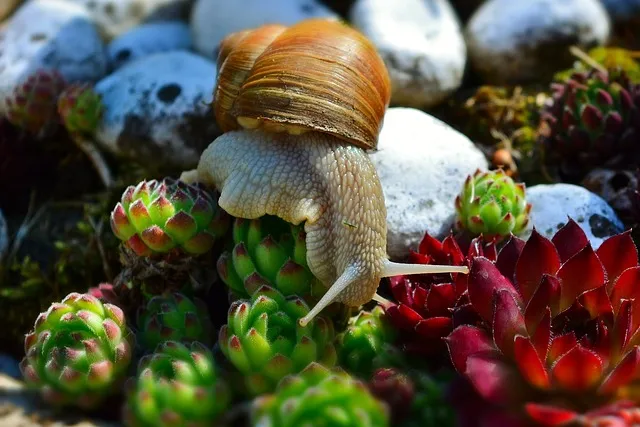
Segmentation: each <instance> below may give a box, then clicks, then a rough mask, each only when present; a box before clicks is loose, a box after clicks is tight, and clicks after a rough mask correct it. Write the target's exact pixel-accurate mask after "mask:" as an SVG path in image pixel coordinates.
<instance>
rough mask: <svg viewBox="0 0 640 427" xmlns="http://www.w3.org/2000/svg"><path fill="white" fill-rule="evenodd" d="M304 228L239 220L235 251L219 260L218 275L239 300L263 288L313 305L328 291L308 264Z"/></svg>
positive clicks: (269, 221) (268, 220) (278, 221)
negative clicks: (294, 296)
mask: <svg viewBox="0 0 640 427" xmlns="http://www.w3.org/2000/svg"><path fill="white" fill-rule="evenodd" d="M305 238H306V234H305V232H304V226H303V225H302V224H301V225H292V224H289V223H288V222H286V221H284V220H282V219H280V218H277V217H274V216H270V215H267V216H263V217H261V218H257V219H252V220H249V219H242V218H235V220H234V223H233V248H232V249H231V250H230V251H226V252H223V253H222V255H221V256H220V258H219V259H218V273H219V274H220V278H221V279H222V280H223V281H224V283H225V284H226V285H227V286H228V287H229V289H230V290H231V292H232V293H233V294H234V295H235V296H236V297H237V298H248V297H249V296H250V295H251V294H253V293H254V292H255V291H256V289H258V288H259V287H261V286H263V285H268V286H271V287H273V288H275V289H277V290H278V291H279V292H280V293H282V294H283V295H285V296H290V295H298V296H300V297H302V298H303V299H304V300H305V301H306V302H307V303H309V304H312V303H314V302H316V301H318V300H319V299H320V297H321V296H322V295H323V294H324V293H325V292H326V288H325V287H324V285H323V284H322V283H321V282H320V281H319V280H318V279H316V278H315V276H314V275H313V274H312V273H311V271H310V270H309V266H308V265H307V248H306V242H305Z"/></svg>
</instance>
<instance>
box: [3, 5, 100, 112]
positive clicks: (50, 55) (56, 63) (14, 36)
mask: <svg viewBox="0 0 640 427" xmlns="http://www.w3.org/2000/svg"><path fill="white" fill-rule="evenodd" d="M41 68H46V69H57V70H58V71H59V72H60V73H61V74H62V75H63V77H64V78H65V79H66V80H67V81H68V82H74V81H89V82H93V81H96V80H98V79H100V78H101V77H102V76H104V74H105V73H106V70H107V59H106V55H105V49H104V45H103V44H102V40H101V39H100V35H99V34H98V32H97V30H96V27H95V25H94V24H93V23H92V22H91V20H90V18H89V16H88V15H87V14H86V12H85V11H83V10H82V9H81V8H79V7H77V6H74V5H72V4H69V3H65V2H62V1H54V0H32V1H30V2H28V3H25V4H24V5H23V6H22V7H21V8H20V9H18V10H17V11H16V13H15V14H14V15H13V16H12V17H11V19H10V20H9V22H8V24H7V26H6V27H4V28H2V30H1V31H0V114H1V113H4V111H5V108H6V106H5V98H6V97H7V96H8V95H9V94H10V93H11V92H12V91H13V89H14V88H15V87H16V86H17V85H18V84H19V83H20V82H22V81H23V80H25V79H26V78H27V77H28V76H29V75H30V74H31V73H33V72H34V71H36V70H37V69H41Z"/></svg>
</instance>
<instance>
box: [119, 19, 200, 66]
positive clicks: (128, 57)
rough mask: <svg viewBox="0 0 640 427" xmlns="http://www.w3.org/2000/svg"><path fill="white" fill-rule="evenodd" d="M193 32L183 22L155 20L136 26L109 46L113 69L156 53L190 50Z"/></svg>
mask: <svg viewBox="0 0 640 427" xmlns="http://www.w3.org/2000/svg"><path fill="white" fill-rule="evenodd" d="M190 48H191V33H190V31H189V26H187V25H186V24H184V23H182V22H175V21H174V22H154V23H151V24H144V25H140V26H139V27H136V28H134V29H132V30H130V31H127V32H126V33H124V34H122V35H121V36H120V37H118V38H117V39H114V40H113V41H112V42H111V43H109V46H108V47H107V54H108V56H109V63H110V65H111V67H112V68H113V69H116V68H120V67H121V66H123V65H124V64H127V63H130V62H132V61H135V60H136V59H140V58H142V57H144V56H149V55H152V54H154V53H161V52H171V51H173V50H189V49H190Z"/></svg>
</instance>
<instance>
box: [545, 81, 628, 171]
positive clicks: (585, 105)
mask: <svg viewBox="0 0 640 427" xmlns="http://www.w3.org/2000/svg"><path fill="white" fill-rule="evenodd" d="M552 90H553V98H552V102H550V103H549V105H548V106H546V107H545V109H544V111H543V113H542V120H543V126H544V131H543V137H542V142H543V145H544V151H545V154H544V157H545V162H546V163H548V164H549V165H550V166H552V167H554V168H556V169H557V173H558V174H559V176H560V178H562V179H565V180H568V181H572V182H578V181H580V180H581V179H582V178H583V177H584V175H585V174H586V173H587V172H588V171H590V170H591V169H593V168H595V167H598V166H603V167H610V168H620V167H622V168H624V167H628V166H634V165H636V166H637V165H638V164H640V163H639V160H640V156H639V155H638V146H639V144H640V120H638V119H639V117H640V110H639V107H640V86H639V85H636V84H633V83H631V81H630V80H629V78H628V77H627V76H626V75H625V74H624V73H620V74H618V75H616V76H610V75H608V74H605V73H602V72H600V71H597V70H594V71H591V72H589V73H574V74H573V75H572V76H571V79H569V80H568V81H567V82H566V83H554V84H553V85H552Z"/></svg>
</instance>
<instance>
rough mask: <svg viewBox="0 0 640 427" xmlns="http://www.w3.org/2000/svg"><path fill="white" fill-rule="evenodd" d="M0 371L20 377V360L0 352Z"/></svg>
mask: <svg viewBox="0 0 640 427" xmlns="http://www.w3.org/2000/svg"><path fill="white" fill-rule="evenodd" d="M0 373H3V374H5V375H9V376H10V377H13V378H17V379H20V378H22V373H20V362H18V361H17V360H16V359H14V358H13V357H11V356H9V355H7V354H4V353H0Z"/></svg>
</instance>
